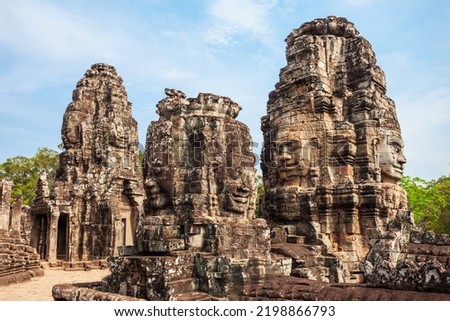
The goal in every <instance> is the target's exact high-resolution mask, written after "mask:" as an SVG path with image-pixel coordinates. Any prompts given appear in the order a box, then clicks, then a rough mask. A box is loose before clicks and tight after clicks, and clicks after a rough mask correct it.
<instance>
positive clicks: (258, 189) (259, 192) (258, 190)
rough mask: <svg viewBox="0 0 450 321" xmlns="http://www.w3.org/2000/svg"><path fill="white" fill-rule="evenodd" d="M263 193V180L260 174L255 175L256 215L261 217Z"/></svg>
mask: <svg viewBox="0 0 450 321" xmlns="http://www.w3.org/2000/svg"><path fill="white" fill-rule="evenodd" d="M263 194H264V182H263V177H262V176H261V175H257V176H256V211H255V214H256V217H261V204H260V203H261V197H262V196H263Z"/></svg>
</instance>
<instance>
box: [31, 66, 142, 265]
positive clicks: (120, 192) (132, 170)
mask: <svg viewBox="0 0 450 321" xmlns="http://www.w3.org/2000/svg"><path fill="white" fill-rule="evenodd" d="M61 137H62V141H63V146H64V151H63V152H62V153H61V155H60V166H59V169H58V171H57V177H56V182H55V183H54V186H53V187H51V188H49V187H48V184H47V182H46V178H45V177H41V179H40V181H39V184H38V195H37V198H36V201H35V203H34V205H33V206H32V208H31V214H32V215H33V217H34V225H33V235H32V240H31V242H32V245H34V246H35V247H36V248H38V249H39V252H40V253H41V256H42V257H43V258H46V259H48V260H50V261H54V260H56V259H62V260H66V261H86V260H96V259H104V258H106V257H108V256H110V255H115V254H117V253H118V247H119V246H124V245H131V244H133V242H134V233H135V230H136V224H137V220H138V217H139V215H140V213H141V208H142V203H143V188H142V178H141V175H142V171H141V169H140V165H139V160H138V134H137V123H136V121H135V120H134V119H133V118H132V116H131V103H130V102H129V101H128V98H127V94H126V91H125V88H124V86H123V84H122V79H121V78H120V77H119V76H118V74H117V72H116V70H115V68H114V67H112V66H109V65H106V64H101V63H99V64H94V65H93V66H92V67H91V68H90V69H89V70H88V71H87V72H86V73H85V76H84V77H83V78H82V79H81V80H80V81H79V82H78V84H77V86H76V89H75V90H74V91H73V101H72V102H71V103H70V104H69V106H68V107H67V109H66V112H65V114H64V119H63V124H62V128H61Z"/></svg>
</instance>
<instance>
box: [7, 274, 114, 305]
mask: <svg viewBox="0 0 450 321" xmlns="http://www.w3.org/2000/svg"><path fill="white" fill-rule="evenodd" d="M108 274H109V270H108V269H103V270H95V269H94V270H90V271H65V270H62V269H50V268H45V269H44V275H43V276H38V277H33V278H31V279H30V280H28V281H24V282H20V283H16V284H10V285H6V286H0V301H53V297H52V287H53V285H55V284H61V283H79V282H93V281H100V280H101V279H102V278H103V277H105V276H106V275H108Z"/></svg>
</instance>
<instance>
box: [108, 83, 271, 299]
mask: <svg viewBox="0 0 450 321" xmlns="http://www.w3.org/2000/svg"><path fill="white" fill-rule="evenodd" d="M166 95H167V97H166V98H165V99H163V100H161V101H160V102H159V103H158V105H157V112H158V114H159V119H158V120H157V121H155V122H152V123H151V124H150V126H149V128H148V131H147V141H146V153H145V158H144V188H145V192H146V197H147V198H146V202H145V211H144V215H143V216H142V217H141V219H140V221H139V225H138V229H137V236H136V243H135V246H134V247H132V248H130V249H129V250H130V252H129V253H128V254H129V255H130V256H121V257H112V258H110V259H109V265H110V267H111V276H110V280H109V282H108V283H109V288H108V290H109V291H112V292H116V293H119V294H123V295H130V296H134V297H139V298H144V299H147V300H173V299H177V300H180V299H189V298H192V295H193V293H192V291H195V292H196V293H197V299H198V298H202V297H208V296H211V295H212V296H215V297H224V296H227V297H233V295H236V294H237V293H238V291H239V290H238V289H237V288H239V287H242V286H243V285H244V284H245V283H247V282H256V281H258V280H259V278H261V277H262V276H264V275H265V274H266V273H267V271H266V270H269V269H270V257H269V246H270V242H269V240H270V238H269V229H268V227H267V224H266V221H265V220H263V219H258V218H255V201H256V169H255V166H254V162H255V157H254V155H253V153H252V140H251V137H250V133H249V129H248V127H247V126H245V125H244V124H242V123H240V122H239V121H237V120H235V118H236V117H237V115H238V113H239V111H240V109H241V107H240V106H239V105H238V104H236V103H235V102H233V101H232V100H231V99H229V98H227V97H221V96H217V95H212V94H205V93H200V94H199V95H198V97H197V98H187V97H186V95H185V94H184V93H183V92H181V91H178V90H173V89H166Z"/></svg>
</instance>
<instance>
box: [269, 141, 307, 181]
mask: <svg viewBox="0 0 450 321" xmlns="http://www.w3.org/2000/svg"><path fill="white" fill-rule="evenodd" d="M305 152H306V150H305V149H304V148H303V143H302V141H301V140H300V139H299V138H297V137H295V136H291V135H286V136H285V135H282V136H280V138H279V139H278V140H277V150H276V156H275V161H276V166H277V172H278V175H279V178H280V181H281V182H284V183H289V182H291V183H293V184H294V185H298V184H299V179H300V178H301V177H305V176H306V175H307V173H308V170H309V167H308V164H307V162H306V161H307V160H306V159H305V158H306V155H305Z"/></svg>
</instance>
